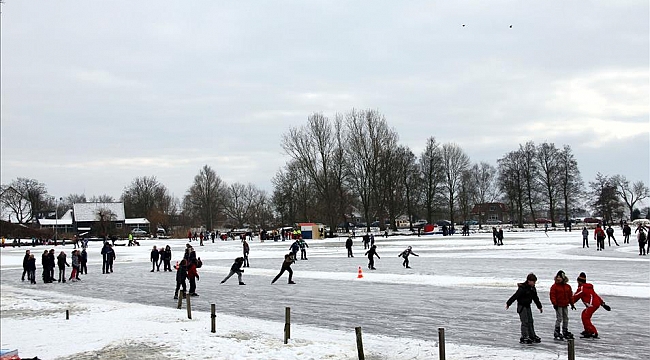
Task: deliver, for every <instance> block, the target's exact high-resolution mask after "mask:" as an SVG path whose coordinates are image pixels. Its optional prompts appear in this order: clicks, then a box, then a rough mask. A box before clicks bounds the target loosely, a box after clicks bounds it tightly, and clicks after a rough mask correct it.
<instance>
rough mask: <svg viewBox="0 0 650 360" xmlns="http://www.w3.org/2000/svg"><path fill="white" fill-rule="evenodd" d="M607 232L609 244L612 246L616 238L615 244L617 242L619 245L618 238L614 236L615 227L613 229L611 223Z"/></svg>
mask: <svg viewBox="0 0 650 360" xmlns="http://www.w3.org/2000/svg"><path fill="white" fill-rule="evenodd" d="M605 233H606V234H607V246H612V240H614V244H616V246H619V245H618V243H617V242H616V238H615V237H614V229H612V226H611V225H610V226H609V227H607V231H605Z"/></svg>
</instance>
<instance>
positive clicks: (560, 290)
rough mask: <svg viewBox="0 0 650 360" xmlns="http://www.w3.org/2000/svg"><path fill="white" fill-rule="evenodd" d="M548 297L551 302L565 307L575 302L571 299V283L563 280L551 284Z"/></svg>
mask: <svg viewBox="0 0 650 360" xmlns="http://www.w3.org/2000/svg"><path fill="white" fill-rule="evenodd" d="M550 297H551V304H553V306H557V307H566V306H569V305H573V304H574V303H575V302H574V301H573V290H572V289H571V285H569V284H567V283H564V282H563V283H560V284H558V283H554V284H553V285H552V286H551V293H550Z"/></svg>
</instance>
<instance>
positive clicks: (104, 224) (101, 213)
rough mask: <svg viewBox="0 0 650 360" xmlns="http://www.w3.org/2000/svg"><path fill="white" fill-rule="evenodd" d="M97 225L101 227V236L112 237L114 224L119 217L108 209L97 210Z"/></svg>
mask: <svg viewBox="0 0 650 360" xmlns="http://www.w3.org/2000/svg"><path fill="white" fill-rule="evenodd" d="M96 215H97V225H98V226H99V229H98V230H99V231H98V232H99V236H100V237H103V238H106V237H108V236H109V235H110V233H109V232H110V230H111V229H112V226H111V225H112V223H113V221H115V220H116V219H117V215H116V214H115V213H114V212H113V211H111V210H110V209H108V208H99V209H97V213H96Z"/></svg>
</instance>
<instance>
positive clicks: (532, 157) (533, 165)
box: [519, 141, 540, 227]
mask: <svg viewBox="0 0 650 360" xmlns="http://www.w3.org/2000/svg"><path fill="white" fill-rule="evenodd" d="M519 159H521V165H522V166H521V169H522V171H523V172H522V176H523V179H524V186H525V188H526V192H525V194H526V202H527V205H528V210H529V211H530V217H531V219H532V221H533V226H535V227H537V221H535V220H536V219H537V215H536V214H535V213H536V209H535V207H536V206H538V204H539V198H540V181H539V179H540V173H539V169H540V167H539V166H538V165H537V148H536V147H535V143H533V142H532V141H529V142H527V143H526V144H525V145H519Z"/></svg>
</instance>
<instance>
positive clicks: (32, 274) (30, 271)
mask: <svg viewBox="0 0 650 360" xmlns="http://www.w3.org/2000/svg"><path fill="white" fill-rule="evenodd" d="M27 280H29V282H31V283H32V284H36V257H34V254H31V255H29V259H28V260H27Z"/></svg>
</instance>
